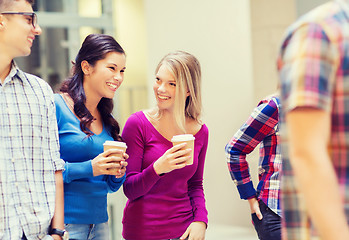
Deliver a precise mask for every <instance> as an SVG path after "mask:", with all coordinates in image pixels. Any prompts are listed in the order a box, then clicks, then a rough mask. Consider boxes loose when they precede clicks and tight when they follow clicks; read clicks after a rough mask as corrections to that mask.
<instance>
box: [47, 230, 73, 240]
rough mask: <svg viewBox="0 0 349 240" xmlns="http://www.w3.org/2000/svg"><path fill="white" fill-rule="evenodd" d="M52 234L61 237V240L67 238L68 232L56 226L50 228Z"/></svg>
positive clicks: (67, 239) (66, 239)
mask: <svg viewBox="0 0 349 240" xmlns="http://www.w3.org/2000/svg"><path fill="white" fill-rule="evenodd" d="M53 234H56V235H58V236H61V238H62V239H63V240H69V233H68V232H67V231H66V230H65V229H63V230H61V229H58V228H52V229H51V230H50V235H53Z"/></svg>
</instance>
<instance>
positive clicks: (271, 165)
mask: <svg viewBox="0 0 349 240" xmlns="http://www.w3.org/2000/svg"><path fill="white" fill-rule="evenodd" d="M279 109H280V105H279V99H278V97H275V96H272V97H268V98H266V99H263V100H262V101H261V102H260V103H259V104H258V106H257V107H256V108H255V109H254V111H253V112H252V114H251V116H250V117H249V118H248V120H247V121H246V123H245V124H244V125H242V127H241V128H240V129H239V130H238V131H237V132H236V133H235V135H234V136H233V138H232V139H231V140H230V142H229V143H228V144H227V145H226V147H225V152H226V156H227V159H228V168H229V171H230V175H231V177H232V179H233V181H234V182H235V184H236V185H237V188H238V191H239V194H240V197H241V199H249V198H251V197H254V196H257V197H258V199H260V200H262V201H263V202H264V203H265V204H266V205H267V206H268V207H269V208H270V209H271V210H272V211H274V212H275V213H276V214H278V215H279V216H281V209H280V174H279V172H280V170H281V154H280V153H281V150H280V144H279V141H280V140H279V129H278V121H279ZM258 144H260V149H259V183H258V186H257V190H255V188H254V186H253V183H252V179H251V176H250V172H249V165H248V162H247V161H246V155H247V154H249V153H251V152H252V151H253V150H254V149H255V148H256V147H257V145H258Z"/></svg>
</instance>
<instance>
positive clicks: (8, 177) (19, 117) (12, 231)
mask: <svg viewBox="0 0 349 240" xmlns="http://www.w3.org/2000/svg"><path fill="white" fill-rule="evenodd" d="M0 143H1V144H0V239H21V237H22V235H23V232H24V233H25V235H26V236H27V238H28V240H32V239H46V238H47V239H50V237H49V236H47V232H48V228H49V225H50V223H51V218H52V217H53V214H54V208H55V175H54V174H55V171H57V170H62V169H63V167H64V161H63V160H60V156H59V145H58V131H57V122H56V113H55V105H54V100H53V93H52V90H51V88H50V87H49V86H48V84H47V83H45V82H44V81H43V80H42V79H39V78H38V77H35V76H33V75H30V74H26V73H24V72H22V71H21V70H19V69H18V67H17V66H16V65H15V64H13V65H12V68H11V71H10V73H9V75H8V76H7V77H6V79H5V80H4V83H2V84H1V83H0Z"/></svg>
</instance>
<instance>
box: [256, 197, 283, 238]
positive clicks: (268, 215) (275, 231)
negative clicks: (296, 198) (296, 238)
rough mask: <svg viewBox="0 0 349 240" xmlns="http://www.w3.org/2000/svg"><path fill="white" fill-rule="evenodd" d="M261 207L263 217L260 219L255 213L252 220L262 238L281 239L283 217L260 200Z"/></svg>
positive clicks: (259, 236)
mask: <svg viewBox="0 0 349 240" xmlns="http://www.w3.org/2000/svg"><path fill="white" fill-rule="evenodd" d="M259 208H260V210H261V213H262V215H263V219H262V220H259V219H258V217H257V215H256V214H255V213H253V214H252V222H253V225H254V228H255V229H256V232H257V234H258V238H259V239H260V240H281V217H280V216H279V215H277V214H276V213H274V212H273V211H272V210H271V209H270V208H268V206H267V205H266V204H265V203H264V202H263V201H259Z"/></svg>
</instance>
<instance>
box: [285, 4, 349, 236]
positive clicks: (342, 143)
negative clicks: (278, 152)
mask: <svg viewBox="0 0 349 240" xmlns="http://www.w3.org/2000/svg"><path fill="white" fill-rule="evenodd" d="M348 53H349V0H336V1H333V2H329V3H327V4H324V5H322V6H320V7H318V8H316V9H314V10H312V11H311V12H309V13H308V14H306V15H305V16H303V17H302V18H301V19H299V20H298V21H297V22H296V23H295V24H293V25H292V26H291V27H290V28H289V29H288V31H287V34H286V37H285V39H284V42H283V44H282V47H281V52H280V57H279V60H278V69H279V75H280V79H281V85H282V107H283V108H282V117H281V119H282V122H284V121H283V118H284V117H283V116H284V114H285V113H286V112H289V111H291V110H293V109H295V108H297V107H313V108H316V109H320V110H323V111H326V112H329V113H330V114H331V134H330V140H329V146H328V147H329V154H330V156H331V159H332V162H333V165H334V169H335V170H336V173H337V177H338V182H339V184H340V189H341V193H342V197H343V201H344V204H345V209H346V215H347V219H348V220H349V194H348V193H349V182H348V178H349V170H348V169H349V168H348V167H349V123H348V114H349V54H348ZM286 128H287V125H286V124H285V125H284V124H282V128H281V129H282V133H281V136H282V142H283V146H282V149H283V157H284V159H283V176H282V192H283V194H282V202H283V205H282V208H283V211H284V216H285V217H284V220H285V221H284V223H283V226H284V229H283V237H284V239H288V240H299V239H310V237H311V236H312V235H313V236H314V235H316V234H315V232H314V231H312V225H311V223H310V222H309V220H308V219H309V217H308V215H307V214H306V208H305V205H304V201H303V200H304V199H302V195H301V194H300V193H299V191H298V188H297V183H296V181H295V179H294V175H293V170H292V167H291V165H290V162H289V159H288V153H287V151H286V150H287V147H288V146H287V135H286V132H287V129H286ZM325 180H326V179H322V181H325ZM314 181H319V179H314ZM319 197H321V196H319ZM324 207H330V206H324Z"/></svg>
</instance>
